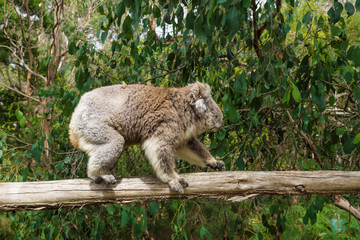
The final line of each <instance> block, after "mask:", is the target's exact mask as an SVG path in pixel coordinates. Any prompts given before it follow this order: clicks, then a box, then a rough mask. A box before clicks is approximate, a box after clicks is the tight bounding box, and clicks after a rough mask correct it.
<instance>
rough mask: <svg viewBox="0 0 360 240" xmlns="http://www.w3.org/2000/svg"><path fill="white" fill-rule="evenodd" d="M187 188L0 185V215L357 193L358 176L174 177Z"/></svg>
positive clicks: (125, 182) (144, 180)
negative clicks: (172, 201) (179, 190)
mask: <svg viewBox="0 0 360 240" xmlns="http://www.w3.org/2000/svg"><path fill="white" fill-rule="evenodd" d="M180 175H181V177H183V178H185V179H186V181H187V182H188V183H189V187H188V188H186V189H185V193H184V194H183V195H180V194H178V193H176V192H173V191H171V190H170V188H169V187H168V185H167V184H165V183H162V182H160V181H159V180H158V179H157V178H155V177H130V178H118V182H117V183H116V184H115V185H111V186H109V185H105V184H95V183H94V182H93V181H91V180H89V179H69V180H58V181H42V182H6V183H0V211H11V210H43V209H59V208H65V207H66V208H68V207H81V206H85V205H90V204H100V203H120V204H126V203H134V202H148V201H162V200H167V199H192V198H226V199H231V200H234V201H237V198H238V199H246V198H247V196H248V197H251V196H257V195H268V194H275V195H305V194H332V195H339V194H345V193H360V172H344V171H313V172H311V171H306V172H304V171H288V172H250V171H236V172H201V173H189V174H180Z"/></svg>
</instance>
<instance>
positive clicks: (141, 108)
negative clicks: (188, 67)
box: [69, 82, 224, 193]
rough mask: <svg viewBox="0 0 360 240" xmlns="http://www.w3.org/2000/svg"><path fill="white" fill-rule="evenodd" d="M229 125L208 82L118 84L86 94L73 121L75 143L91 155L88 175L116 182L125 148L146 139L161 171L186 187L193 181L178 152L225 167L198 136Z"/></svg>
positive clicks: (197, 161)
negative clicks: (181, 169)
mask: <svg viewBox="0 0 360 240" xmlns="http://www.w3.org/2000/svg"><path fill="white" fill-rule="evenodd" d="M222 125H223V115H222V113H221V110H220V108H219V107H218V106H217V104H216V103H215V102H214V100H213V99H212V97H211V93H210V87H209V85H207V84H204V83H200V82H195V83H193V84H189V85H188V86H186V87H183V88H159V87H152V86H147V85H124V84H123V85H114V86H108V87H102V88H98V89H95V90H93V91H91V92H88V93H86V94H84V95H83V96H82V97H81V99H80V102H79V104H78V106H77V107H76V109H75V111H74V113H73V115H72V118H71V122H70V127H69V135H70V140H71V143H72V144H73V145H74V147H76V148H79V149H80V150H82V151H84V152H86V153H87V154H88V155H89V162H88V170H87V174H88V177H90V178H91V179H94V180H96V182H99V180H101V179H102V180H104V181H105V182H106V183H109V184H113V183H115V182H116V179H115V177H114V175H113V173H112V169H113V168H114V166H115V165H116V162H117V160H118V158H119V157H120V155H121V152H122V151H123V149H124V148H125V147H127V146H131V145H134V144H141V145H142V149H143V150H144V151H145V155H146V156H147V158H148V159H149V162H150V164H151V165H152V167H153V168H154V170H155V172H156V175H157V176H158V178H159V179H160V180H162V181H163V182H167V183H168V184H169V185H170V187H171V189H173V190H174V191H177V192H179V193H183V192H184V187H187V186H188V183H187V182H186V181H185V180H184V179H182V178H180V177H179V176H178V174H177V172H176V171H175V161H174V158H175V156H177V157H179V158H182V159H183V160H186V161H188V162H190V163H193V164H196V165H199V166H201V167H205V166H209V167H212V168H214V169H222V168H223V167H224V163H223V162H222V161H217V160H215V159H214V157H212V156H211V154H210V153H209V151H208V150H207V149H206V148H205V147H204V146H203V145H202V144H201V143H200V141H199V140H198V139H196V137H195V136H196V135H198V134H200V133H203V132H206V131H214V130H217V129H219V128H221V127H222Z"/></svg>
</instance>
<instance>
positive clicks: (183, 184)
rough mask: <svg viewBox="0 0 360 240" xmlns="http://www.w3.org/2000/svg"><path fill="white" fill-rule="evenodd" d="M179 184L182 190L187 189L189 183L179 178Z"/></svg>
mask: <svg viewBox="0 0 360 240" xmlns="http://www.w3.org/2000/svg"><path fill="white" fill-rule="evenodd" d="M179 183H180V184H181V186H183V187H184V188H186V187H188V186H189V183H188V182H187V181H186V180H185V179H183V178H180V179H179Z"/></svg>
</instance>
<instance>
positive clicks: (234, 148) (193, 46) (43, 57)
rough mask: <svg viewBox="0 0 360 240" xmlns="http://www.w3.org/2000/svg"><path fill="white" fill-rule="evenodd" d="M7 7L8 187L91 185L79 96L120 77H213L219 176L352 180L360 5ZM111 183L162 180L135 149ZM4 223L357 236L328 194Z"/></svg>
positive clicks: (212, 234)
mask: <svg viewBox="0 0 360 240" xmlns="http://www.w3.org/2000/svg"><path fill="white" fill-rule="evenodd" d="M0 3H1V4H0V8H1V11H0V15H1V16H0V26H1V28H0V39H1V44H0V47H1V48H0V67H1V75H0V92H1V94H0V96H1V98H0V127H1V128H0V164H1V168H0V178H1V181H2V182H10V181H40V180H55V179H56V180H57V179H69V178H84V177H86V174H85V173H86V161H87V157H86V156H85V155H84V154H83V153H81V152H79V151H76V150H75V149H74V148H72V147H71V145H70V144H69V141H68V133H67V130H68V123H69V118H70V116H71V113H72V111H73V109H74V107H75V106H76V104H77V103H78V101H79V98H80V96H81V95H82V94H83V93H85V92H87V91H90V90H91V89H93V88H96V87H101V86H106V85H112V84H119V83H121V82H125V83H127V84H132V83H142V84H151V85H156V86H165V87H169V86H184V85H186V84H188V83H189V82H194V81H202V82H207V83H209V84H210V85H211V87H212V93H213V97H214V99H215V100H216V102H217V103H218V104H219V106H220V107H221V108H222V110H223V113H224V116H225V127H224V129H222V130H220V131H217V132H215V133H206V134H203V135H201V136H200V138H201V139H202V141H203V142H204V143H205V144H206V145H207V146H208V147H209V148H210V149H211V152H212V154H213V155H215V156H217V158H218V159H221V160H223V161H224V162H225V163H226V170H255V171H256V170H259V171H260V170H261V171H273V170H321V169H325V170H343V171H357V170H359V167H360V157H359V155H360V154H359V150H360V134H359V133H360V127H359V124H360V123H359V119H360V118H359V115H360V105H359V101H360V81H359V79H360V72H359V65H360V45H359V43H360V41H359V39H360V38H359V35H360V31H359V23H360V15H359V11H360V1H359V0H357V1H334V2H330V1H295V0H285V1H284V0H276V1H271V0H269V1H256V0H209V1H198V0H193V1H173V0H168V1H164V0H155V1H150V0H135V1H131V0H123V1H120V0H117V1H108V0H101V1H93V0H89V1H68V0H66V1H61V0H54V1H42V0H35V1H30V2H29V1H17V0H13V1H4V0H0ZM177 167H178V168H179V169H180V170H181V172H182V173H185V172H197V171H209V170H208V169H199V168H197V167H195V166H190V165H188V164H186V163H184V162H181V161H180V162H179V163H178V166H177ZM116 173H117V175H118V176H123V177H126V176H136V175H151V174H153V172H152V170H151V167H150V166H149V164H148V163H147V161H146V159H145V158H144V156H143V154H142V153H141V150H140V148H139V147H134V148H130V149H127V150H126V151H125V152H124V153H123V155H122V157H121V159H120V160H119V163H118V165H117V168H116ZM209 174H211V173H209ZM345 197H346V198H347V199H348V200H349V201H350V202H351V204H352V205H354V206H359V198H358V195H347V196H345ZM0 226H1V227H0V236H1V238H4V239H6V238H16V239H52V238H55V239H67V238H118V239H129V238H144V239H151V238H155V239H169V238H170V237H171V238H172V239H183V238H185V239H219V238H224V239H248V238H249V239H250V238H251V239H269V238H271V239H272V238H278V239H279V238H283V239H288V238H291V239H313V238H317V239H333V238H334V239H335V238H336V239H342V238H344V239H351V238H352V239H356V237H357V235H358V232H359V230H360V228H359V224H358V222H357V220H356V219H355V218H353V217H352V216H350V215H349V213H346V212H344V211H343V210H340V209H338V208H336V207H335V206H333V205H332V204H331V202H330V200H329V199H328V198H327V197H326V196H305V197H290V196H262V197H256V198H253V199H249V200H247V201H245V202H242V203H230V202H227V201H225V200H204V199H195V200H188V201H185V200H172V201H166V202H151V203H146V204H138V205H122V206H120V205H102V206H89V207H83V208H80V209H60V210H52V211H39V212H30V211H29V212H28V211H20V212H9V213H0Z"/></svg>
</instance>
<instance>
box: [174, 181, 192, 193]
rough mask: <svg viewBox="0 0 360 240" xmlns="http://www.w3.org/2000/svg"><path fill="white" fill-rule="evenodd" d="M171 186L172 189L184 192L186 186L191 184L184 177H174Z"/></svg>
mask: <svg viewBox="0 0 360 240" xmlns="http://www.w3.org/2000/svg"><path fill="white" fill-rule="evenodd" d="M169 186H170V188H171V190H173V191H175V192H178V193H180V194H183V193H184V188H185V187H187V186H189V184H188V183H187V182H186V181H185V179H183V178H180V179H179V178H174V179H173V180H171V181H169Z"/></svg>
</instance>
